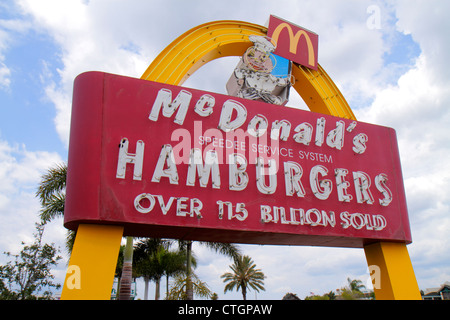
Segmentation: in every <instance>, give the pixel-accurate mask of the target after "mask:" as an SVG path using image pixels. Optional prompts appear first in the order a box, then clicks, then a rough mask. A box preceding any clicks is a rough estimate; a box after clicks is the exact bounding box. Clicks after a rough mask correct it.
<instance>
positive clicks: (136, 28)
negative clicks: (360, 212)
mask: <svg viewBox="0 0 450 320" xmlns="http://www.w3.org/2000/svg"><path fill="white" fill-rule="evenodd" d="M370 6H376V8H377V9H379V10H378V11H377V12H379V24H376V25H373V24H372V25H370V26H369V25H368V19H371V18H372V17H373V16H372V15H373V14H374V13H373V11H368V8H369V7H370ZM449 10H450V4H449V2H448V1H446V0H443V1H438V0H433V1H362V0H357V1H356V0H342V1H332V0H330V1H284V0H279V1H276V3H275V2H273V1H245V2H243V1H235V0H231V1H227V2H226V4H225V2H224V3H222V2H211V1H206V0H204V1H202V0H198V1H189V2H185V1H175V0H169V1H144V0H126V1H125V0H108V1H106V0H91V1H81V0H7V1H2V2H1V4H0V221H1V223H0V251H1V252H3V251H14V250H18V249H20V241H29V240H31V234H32V232H33V228H34V222H36V221H37V215H38V212H39V203H38V201H37V199H35V197H34V193H35V191H36V188H37V185H38V183H39V178H40V175H41V174H42V173H44V172H45V170H46V169H47V168H49V167H50V166H52V165H53V164H55V163H58V162H61V161H66V160H67V150H68V149H67V148H68V138H69V124H70V105H71V97H72V91H71V90H72V85H73V79H74V78H75V77H76V76H77V75H78V74H80V73H82V72H84V71H88V70H99V71H105V72H110V73H116V74H122V75H127V76H132V77H140V75H141V74H142V73H143V72H144V71H145V69H146V68H147V66H148V65H149V64H150V62H151V61H152V60H153V59H154V58H155V57H156V55H157V54H158V53H159V52H160V51H162V50H163V49H164V48H165V47H166V46H167V45H168V44H169V43H170V42H171V41H172V40H173V39H175V38H176V37H177V36H179V35H181V34H182V33H184V32H185V31H187V30H188V29H190V28H192V27H195V26H197V25H199V24H202V23H205V22H208V21H214V20H224V19H231V20H243V21H249V22H253V23H258V24H261V25H263V24H265V23H266V21H267V19H268V17H269V15H270V14H275V15H277V16H279V17H282V18H284V19H286V20H289V21H292V22H293V23H295V24H297V25H301V26H303V27H305V28H307V29H310V30H312V31H314V32H315V33H317V34H318V35H319V63H320V64H321V65H322V67H324V69H325V70H326V71H327V73H328V74H329V75H330V76H331V78H332V79H333V80H334V81H335V83H336V84H337V85H338V87H339V88H340V90H341V92H342V93H343V95H344V96H345V97H346V99H347V101H348V102H349V104H350V106H351V107H352V109H353V111H354V112H355V114H356V117H357V118H358V120H361V121H364V122H370V123H374V124H379V125H386V126H389V127H393V128H394V129H396V131H397V135H398V140H399V146H400V153H401V160H402V166H403V175H404V179H405V188H406V195H407V199H408V208H409V214H410V221H411V229H412V236H413V241H414V242H413V244H411V245H410V246H408V250H409V253H410V255H411V259H412V262H413V267H414V269H415V272H416V277H417V280H418V283H419V287H420V288H421V289H425V288H427V287H436V286H439V285H440V284H442V283H443V282H444V281H449V280H450V267H449V265H450V254H449V252H450V241H449V238H450V236H449V234H450V233H449V230H450V197H449V196H448V192H447V190H449V188H450V182H449V181H450V165H449V163H450V161H445V160H446V159H449V158H450V147H449V146H450V141H449V140H450V134H449V129H448V127H449V126H448V123H449V122H450V111H449V109H448V105H449V104H450V92H449V90H448V88H449V87H450V71H448V70H450V69H449V68H448V61H449V58H450V43H449V41H448V34H447V32H448V30H450V22H449V21H448V19H447V17H446V16H445V13H446V12H449ZM371 21H372V20H371ZM236 64H237V60H236V59H235V58H226V59H221V60H216V61H214V62H211V63H209V64H208V65H206V66H205V67H203V68H202V69H200V70H199V71H197V72H196V73H195V74H194V75H193V76H192V77H191V78H190V79H189V80H188V81H187V82H186V83H185V84H184V85H185V86H188V87H194V88H198V89H203V90H208V91H215V92H219V93H225V83H226V81H227V80H228V78H229V76H230V74H231V72H232V70H233V68H234V67H235V66H236ZM224 70H226V72H224ZM288 105H289V106H292V107H303V106H304V103H303V102H302V101H301V99H300V97H299V96H298V94H296V93H295V92H291V97H290V102H289V103H288ZM46 236H47V239H48V241H51V242H55V243H56V244H58V245H59V246H60V247H61V249H62V250H63V253H64V239H65V229H64V228H63V227H62V221H61V220H58V221H55V222H53V223H52V224H51V225H49V227H48V228H47V231H46ZM242 248H243V251H244V252H245V253H246V254H248V255H250V256H251V257H252V258H253V260H254V261H255V262H256V263H257V265H258V267H260V268H261V269H262V270H263V271H264V272H265V273H266V275H267V276H268V278H267V279H266V289H267V290H266V291H265V292H262V293H260V294H258V295H257V296H258V298H261V299H264V298H265V299H281V297H282V296H283V295H284V294H285V293H286V292H294V293H297V294H298V295H299V296H300V297H304V296H305V295H307V294H309V293H310V292H315V293H318V294H322V293H325V292H329V291H330V290H335V289H336V288H339V287H342V286H344V285H345V284H346V279H347V277H352V278H359V279H362V280H363V281H364V282H366V281H367V279H368V272H367V265H366V262H365V257H364V253H363V251H362V250H357V249H334V248H313V247H273V246H243V247H242ZM195 252H196V255H197V258H198V260H199V266H198V268H197V271H196V272H197V273H198V275H199V276H200V278H202V279H203V280H204V281H206V282H207V283H208V284H210V286H211V287H212V289H213V290H214V291H216V292H217V293H218V294H219V297H221V298H228V299H240V298H241V297H240V294H239V293H227V294H226V295H224V294H223V284H222V282H221V280H220V275H221V274H223V273H224V272H226V271H227V266H228V265H229V264H230V263H231V261H229V260H228V259H227V258H224V257H220V256H218V255H215V254H212V253H211V252H210V251H209V250H208V249H205V248H203V247H200V246H196V247H195ZM64 254H65V253H64ZM4 259H5V258H4V257H3V256H0V263H2V262H3V261H4ZM67 259H68V257H67V255H65V260H64V262H63V263H61V264H60V266H59V267H58V268H57V269H56V270H55V273H56V275H57V279H59V280H60V281H61V282H62V279H63V278H64V272H65V262H66V261H67ZM139 286H140V284H138V292H140V294H141V296H142V295H143V294H142V290H143V289H142V287H139ZM152 295H153V293H152V292H151V293H150V296H152ZM250 296H251V297H253V296H254V293H251V294H250Z"/></svg>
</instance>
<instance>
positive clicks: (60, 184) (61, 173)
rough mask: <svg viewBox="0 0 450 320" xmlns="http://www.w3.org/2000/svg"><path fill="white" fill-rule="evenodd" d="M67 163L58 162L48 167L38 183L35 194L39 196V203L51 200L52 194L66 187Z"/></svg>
mask: <svg viewBox="0 0 450 320" xmlns="http://www.w3.org/2000/svg"><path fill="white" fill-rule="evenodd" d="M66 177H67V165H66V164H65V163H60V164H57V165H55V166H54V167H52V168H50V169H48V171H47V173H45V174H44V175H43V176H42V178H41V182H40V184H39V187H38V190H37V192H36V196H37V197H39V199H40V201H41V204H45V203H47V202H48V201H50V200H51V198H52V196H53V195H55V194H59V193H61V192H63V191H64V189H65V188H66Z"/></svg>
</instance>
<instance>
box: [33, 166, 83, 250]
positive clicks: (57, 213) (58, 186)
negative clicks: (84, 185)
mask: <svg viewBox="0 0 450 320" xmlns="http://www.w3.org/2000/svg"><path fill="white" fill-rule="evenodd" d="M66 177H67V164H65V163H60V164H57V165H55V166H54V167H51V168H50V169H48V171H47V173H45V174H44V175H43V176H42V178H41V182H40V184H39V187H38V189H37V191H36V196H37V197H38V198H39V200H40V202H41V206H42V209H41V212H40V218H41V221H42V223H44V224H46V223H48V222H50V221H52V220H53V219H55V218H58V217H63V216H64V204H65V201H66V192H65V191H66ZM74 241H75V232H74V231H71V230H68V232H67V237H66V249H67V252H68V253H71V252H72V248H73V243H74Z"/></svg>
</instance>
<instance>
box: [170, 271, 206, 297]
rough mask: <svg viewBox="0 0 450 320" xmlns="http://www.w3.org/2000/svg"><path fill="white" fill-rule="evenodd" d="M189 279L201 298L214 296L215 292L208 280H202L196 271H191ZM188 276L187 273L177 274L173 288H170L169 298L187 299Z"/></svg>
mask: <svg viewBox="0 0 450 320" xmlns="http://www.w3.org/2000/svg"><path fill="white" fill-rule="evenodd" d="M189 281H190V282H191V284H192V290H193V293H194V295H195V296H197V297H200V298H209V299H212V298H213V293H212V292H211V290H210V289H209V287H208V285H207V284H206V282H203V281H201V280H200V279H199V278H198V277H197V275H196V274H195V273H191V275H190V279H189ZM187 282H188V278H187V277H186V276H185V275H181V274H180V275H177V276H175V278H174V281H173V285H172V288H171V289H170V292H169V295H168V296H167V298H166V299H167V300H186V299H187V293H186V287H187Z"/></svg>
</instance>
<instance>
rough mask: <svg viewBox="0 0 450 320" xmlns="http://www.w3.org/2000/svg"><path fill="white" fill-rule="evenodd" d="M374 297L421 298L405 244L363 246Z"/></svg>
mask: <svg viewBox="0 0 450 320" xmlns="http://www.w3.org/2000/svg"><path fill="white" fill-rule="evenodd" d="M364 251H365V253H366V260H367V264H368V265H369V270H370V272H371V277H372V283H373V285H374V292H375V299H377V300H421V295H420V290H419V287H418V285H417V280H416V276H415V274H414V270H413V267H412V264H411V259H410V257H409V254H408V249H407V248H406V244H404V243H395V242H378V243H374V244H370V245H367V246H365V247H364Z"/></svg>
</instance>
